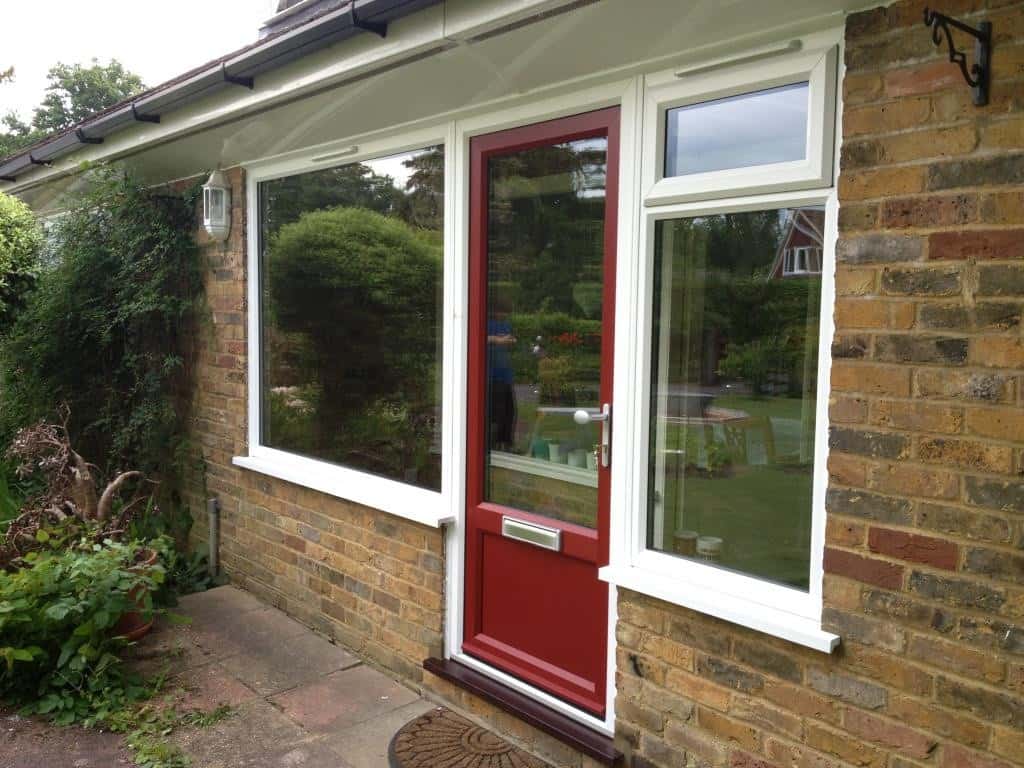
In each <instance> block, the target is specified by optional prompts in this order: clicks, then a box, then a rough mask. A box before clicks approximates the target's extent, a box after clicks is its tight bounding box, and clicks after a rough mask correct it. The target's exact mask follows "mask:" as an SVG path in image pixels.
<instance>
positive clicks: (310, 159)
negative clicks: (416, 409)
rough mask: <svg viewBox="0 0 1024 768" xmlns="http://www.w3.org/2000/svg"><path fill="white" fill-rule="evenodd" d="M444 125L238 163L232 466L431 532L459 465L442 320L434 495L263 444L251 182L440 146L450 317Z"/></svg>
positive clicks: (448, 141)
mask: <svg viewBox="0 0 1024 768" xmlns="http://www.w3.org/2000/svg"><path fill="white" fill-rule="evenodd" d="M451 132H452V127H451V124H450V123H441V124H438V125H435V126H431V127H427V128H421V129H417V130H411V131H405V132H402V133H396V134H390V135H384V136H378V137H371V138H369V139H367V140H365V141H364V140H361V139H358V138H357V139H352V140H346V141H340V142H331V143H330V144H325V145H320V146H317V147H311V148H308V149H304V150H302V151H300V152H293V153H289V154H288V155H286V156H282V157H279V158H274V159H269V160H265V161H261V162H258V163H252V164H250V165H247V166H245V171H246V193H247V194H246V209H247V217H246V220H247V221H248V222H249V227H248V230H247V232H246V238H247V251H248V253H247V275H248V286H247V305H248V310H249V312H248V328H247V332H248V345H247V346H248V353H249V360H248V374H249V376H248V430H249V441H248V451H247V453H246V455H245V456H236V457H235V458H234V459H233V463H234V464H235V466H238V467H243V468H245V469H249V470H253V471H255V472H259V473H262V474H264V475H269V476H271V477H275V478H278V479H280V480H286V481H288V482H291V483H295V484H296V485H302V486H305V487H307V488H311V489H313V490H316V491H320V492H321V493H325V494H328V495H331V496H336V497H338V498H341V499H346V500H348V501H354V502H356V503H359V504H364V505H366V506H369V507H373V508H374V509H379V510H383V511H384V512H388V513H390V514H393V515H396V516H398V517H403V518H406V519H408V520H413V521H415V522H418V523H422V524H424V525H428V526H431V527H440V526H441V525H443V524H445V523H449V522H452V521H453V520H454V517H453V514H452V505H451V503H450V501H449V499H450V498H451V495H452V491H451V489H452V484H453V474H452V470H453V468H452V466H451V465H452V464H453V463H455V462H457V461H459V458H458V455H459V454H457V453H456V451H455V450H454V445H455V435H454V433H453V431H452V426H453V424H454V423H455V422H456V421H458V419H453V418H452V409H453V408H454V407H456V406H455V403H454V401H453V399H452V394H453V392H454V380H455V377H456V376H458V375H459V374H458V373H457V371H456V369H455V361H454V358H453V356H452V355H453V350H454V347H455V345H454V344H453V343H452V342H453V339H452V338H451V337H452V334H453V333H454V329H453V327H452V324H451V323H449V322H444V323H443V326H444V328H443V330H442V353H441V356H442V359H441V361H440V366H441V371H442V384H441V404H442V407H441V490H440V491H433V490H429V489H426V488H419V487H416V486H414V485H410V484H408V483H403V482H401V481H399V480H392V479H390V478H386V477H382V476H380V475H374V474H371V473H369V472H363V471H360V470H357V469H352V468H350V467H345V466H342V465H339V464H333V463H331V462H328V461H322V460H319V459H314V458H311V457H308V456H301V455H298V454H295V453H291V452H289V451H282V450H280V449H277V448H271V447H270V446H266V445H263V444H262V443H261V442H260V438H261V435H262V431H261V428H260V426H261V417H262V413H261V411H262V407H263V406H262V403H263V397H262V371H261V366H260V359H261V349H260V343H261V341H260V340H261V338H262V318H261V310H262V306H261V303H260V296H261V282H260V281H261V275H260V206H259V185H260V183H261V182H265V181H272V180H274V179H281V178H286V177H289V176H296V175H299V174H303V173H309V172H311V171H318V170H323V169H325V168H335V167H339V166H343V165H349V164H352V163H359V162H363V161H366V160H374V159H379V158H382V157H388V156H391V155H396V154H400V153H402V152H408V151H411V150H416V149H424V148H426V147H432V146H439V145H440V146H443V147H444V150H445V190H446V191H445V210H444V228H445V238H444V246H443V258H444V268H443V270H442V279H443V280H444V285H443V295H444V300H443V310H442V317H444V318H448V317H450V316H451V314H452V311H453V307H454V305H455V294H454V292H453V287H454V285H455V280H454V279H453V277H454V276H453V275H452V274H451V273H452V271H453V269H454V268H455V262H454V260H453V259H452V257H451V256H452V253H453V249H454V243H453V242H452V240H453V238H452V237H451V236H449V233H451V232H454V227H453V216H454V212H453V211H452V210H451V209H452V205H451V201H452V197H451V196H450V194H449V192H448V190H449V189H451V186H450V185H451V184H452V183H453V179H454V157H453V153H452V149H451V148H452V145H453V143H452V137H451Z"/></svg>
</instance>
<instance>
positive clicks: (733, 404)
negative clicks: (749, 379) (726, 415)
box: [711, 395, 803, 420]
mask: <svg viewBox="0 0 1024 768" xmlns="http://www.w3.org/2000/svg"><path fill="white" fill-rule="evenodd" d="M711 406H712V407H713V408H714V407H717V408H730V409H732V410H736V411H745V412H747V413H749V414H750V415H751V416H757V417H770V418H773V419H798V420H799V419H800V418H801V417H802V415H803V410H802V406H803V400H802V399H800V398H799V397H745V396H743V395H721V396H716V397H715V399H714V401H713V402H712V403H711Z"/></svg>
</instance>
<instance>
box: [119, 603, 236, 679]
mask: <svg viewBox="0 0 1024 768" xmlns="http://www.w3.org/2000/svg"><path fill="white" fill-rule="evenodd" d="M221 658H223V655H221V654H217V653H214V652H213V651H210V650H208V649H206V648H203V647H202V646H200V645H199V644H197V643H196V642H195V641H194V639H193V638H192V636H191V635H190V634H189V633H188V632H187V631H186V630H183V629H178V628H177V627H176V626H175V625H174V624H173V622H170V621H168V620H167V619H166V618H164V617H157V620H156V626H154V628H153V631H152V632H151V633H150V634H149V635H147V636H146V637H144V638H142V639H141V640H139V641H138V642H137V643H136V644H135V645H133V646H131V647H130V648H128V650H127V651H126V652H125V654H124V659H125V662H126V663H127V664H128V666H129V667H131V668H132V669H134V670H135V671H136V672H138V673H139V674H141V675H144V676H146V677H156V676H157V675H160V674H165V673H166V672H167V671H171V672H176V671H180V670H189V669H195V668H196V667H202V666H205V665H207V664H211V663H213V662H215V661H217V660H219V659H221Z"/></svg>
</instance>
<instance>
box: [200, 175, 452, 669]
mask: <svg viewBox="0 0 1024 768" xmlns="http://www.w3.org/2000/svg"><path fill="white" fill-rule="evenodd" d="M228 176H229V178H230V180H231V184H232V208H233V210H232V227H231V235H230V237H229V238H228V240H227V241H226V242H224V243H214V242H210V241H209V239H208V238H207V237H206V234H205V232H203V230H202V228H201V227H200V226H198V224H197V229H198V231H199V234H198V238H199V242H200V244H201V246H202V249H203V257H204V260H205V264H204V267H205V269H204V274H205V280H206V294H207V303H208V312H207V317H206V319H205V321H204V323H203V324H202V328H201V331H200V337H199V340H198V344H197V350H196V352H197V354H196V358H197V360H196V379H197V380H196V394H195V401H194V403H193V443H194V450H195V452H196V456H195V459H196V461H195V464H194V466H195V469H196V471H195V475H194V477H193V478H192V479H191V482H190V484H189V487H188V489H187V493H186V498H187V501H188V503H189V505H190V507H191V509H192V510H193V514H194V515H195V518H196V520H195V525H194V526H193V531H192V534H193V537H194V542H193V543H194V544H195V545H196V546H197V547H200V548H205V546H206V543H205V538H206V536H207V530H208V527H207V519H206V514H205V500H206V499H207V498H209V497H211V496H216V497H217V498H218V499H220V503H221V507H222V512H221V529H220V530H221V548H220V554H221V561H222V564H223V567H224V569H225V571H226V572H227V574H228V575H229V576H230V578H231V580H232V582H233V583H235V584H238V585H240V586H242V587H244V588H245V589H248V590H250V591H252V592H254V593H255V594H256V595H258V596H259V597H261V598H262V599H264V600H266V601H267V602H269V603H272V604H273V605H276V606H278V607H280V608H281V609H283V610H285V611H287V612H288V613H289V614H291V615H292V616H295V617H296V618H298V619H299V620H301V621H303V622H304V623H306V624H307V625H309V626H312V627H315V628H316V629H318V630H320V631H321V632H323V633H324V634H326V635H327V636H329V637H332V638H334V639H335V640H337V641H338V642H340V643H343V644H344V645H346V646H348V647H350V648H352V649H355V650H356V651H357V652H359V653H361V654H363V655H364V656H366V657H367V658H369V659H371V660H373V661H375V662H377V663H379V664H380V665H381V666H383V667H386V668H387V669H389V670H391V671H392V672H393V673H394V674H396V675H400V676H402V677H405V678H408V679H410V680H419V679H420V678H421V677H422V670H421V667H420V664H421V662H422V661H423V659H424V658H426V657H427V656H436V655H438V654H439V653H440V652H441V638H442V635H441V627H442V615H443V594H444V591H443V582H444V560H443V558H444V541H443V537H442V533H441V531H439V530H437V529H432V528H426V527H424V526H420V525H417V524H415V523H412V522H408V521H405V520H402V519H400V518H397V517H394V516H392V515H386V514H384V513H381V512H375V511H373V510H370V509H367V508H365V507H361V506H359V505H357V504H352V503H348V502H344V501H341V500H339V499H336V498H334V497H331V496H325V495H323V494H320V493H317V492H315V491H311V490H308V489H306V488H300V487H298V486H295V485H292V484H290V483H286V482H284V481H280V480H275V479H272V478H269V477H266V476H263V475H259V474H257V473H255V472H251V471H248V470H242V469H239V468H237V467H234V466H232V464H231V459H232V457H233V456H238V455H244V454H245V452H246V395H247V389H246V387H247V385H246V379H247V376H246V366H247V348H246V259H245V226H246V222H245V184H244V179H243V174H242V172H241V171H240V170H237V169H236V170H233V171H231V172H229V174H228ZM198 221H199V215H198V212H197V222H198Z"/></svg>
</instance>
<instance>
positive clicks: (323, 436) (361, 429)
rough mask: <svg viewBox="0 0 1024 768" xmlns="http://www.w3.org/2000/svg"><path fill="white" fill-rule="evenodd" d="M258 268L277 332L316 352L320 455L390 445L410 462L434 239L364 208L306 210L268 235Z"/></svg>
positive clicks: (420, 407)
mask: <svg viewBox="0 0 1024 768" xmlns="http://www.w3.org/2000/svg"><path fill="white" fill-rule="evenodd" d="M266 265H267V278H266V281H267V290H268V292H269V297H270V299H271V302H270V303H271V304H272V305H273V307H274V314H275V318H276V321H277V330H278V331H280V332H283V333H288V334H297V335H300V336H301V337H302V338H304V339H305V343H306V344H308V346H309V349H310V353H311V354H312V355H313V356H315V359H316V360H318V361H319V364H318V365H316V366H315V367H314V368H311V369H310V370H309V371H307V372H306V375H310V376H314V377H315V378H314V379H313V380H307V381H303V382H302V385H303V386H304V387H305V388H308V387H309V386H310V385H315V386H317V387H318V388H319V389H320V393H321V396H320V397H318V398H317V400H318V408H317V414H316V419H315V424H316V427H315V429H316V430H318V431H319V435H317V436H316V437H315V442H316V446H315V448H316V451H317V454H318V455H325V454H326V455H330V456H331V457H332V458H334V459H335V460H338V461H343V462H345V463H348V464H355V465H357V466H363V465H364V464H363V463H361V462H365V461H366V458H365V456H364V458H363V459H360V458H359V457H358V456H355V455H353V454H354V453H364V454H365V452H366V451H367V450H371V452H372V453H374V454H375V455H380V454H381V453H387V452H389V451H395V450H398V451H401V452H402V453H404V454H405V456H403V457H402V458H401V464H400V466H405V467H407V466H410V464H409V463H408V462H410V461H414V460H415V459H414V454H415V452H416V450H417V449H418V448H419V447H421V446H423V445H424V444H427V445H429V440H430V438H431V436H432V434H433V432H432V423H431V422H432V419H433V417H434V405H435V399H434V395H435V377H436V369H435V364H436V360H437V351H436V328H437V315H438V311H439V309H438V306H437V295H436V291H435V288H434V287H435V286H436V285H437V282H438V273H439V272H440V269H441V248H440V245H439V244H438V243H437V242H436V238H434V237H432V236H431V234H430V232H429V231H423V230H417V229H415V228H414V227H412V226H410V225H408V224H406V223H405V222H403V221H401V220H400V219H397V218H394V217H390V216H384V215H382V214H380V213H375V212H373V211H370V210H367V209H365V208H331V209H327V210H319V211H311V212H309V213H304V214H302V216H301V217H300V218H299V220H298V221H295V222H292V223H290V224H287V225H285V226H283V227H281V229H280V231H279V232H278V233H277V234H276V235H274V236H273V237H272V239H271V240H270V242H269V244H268V248H267V252H266ZM294 341H295V342H296V343H301V342H298V340H294ZM395 414H401V418H394V415H395ZM272 428H273V426H272Z"/></svg>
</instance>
